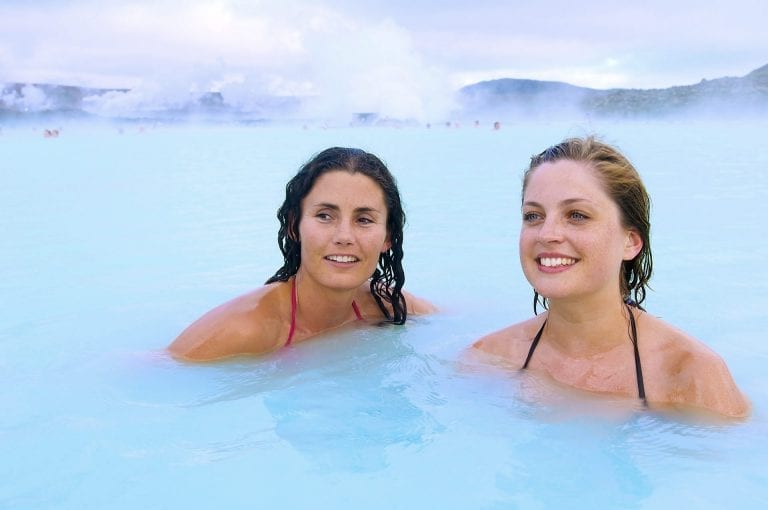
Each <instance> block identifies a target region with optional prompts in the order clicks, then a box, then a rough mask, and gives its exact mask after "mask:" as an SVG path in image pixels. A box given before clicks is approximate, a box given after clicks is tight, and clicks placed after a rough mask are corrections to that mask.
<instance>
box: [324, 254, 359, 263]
mask: <svg viewBox="0 0 768 510" xmlns="http://www.w3.org/2000/svg"><path fill="white" fill-rule="evenodd" d="M325 260H330V261H331V262H342V263H344V264H350V263H352V262H358V261H359V260H360V259H358V258H357V257H355V256H353V255H328V256H327V257H325Z"/></svg>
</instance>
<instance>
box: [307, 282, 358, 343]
mask: <svg viewBox="0 0 768 510" xmlns="http://www.w3.org/2000/svg"><path fill="white" fill-rule="evenodd" d="M293 285H295V286H296V298H297V306H296V327H297V328H299V329H300V330H301V331H304V332H306V333H308V334H316V333H320V332H321V331H325V330H327V329H332V328H336V327H339V326H341V325H343V324H345V323H347V322H350V320H352V319H354V318H355V315H354V310H353V308H352V302H353V301H354V298H355V290H349V291H338V290H332V289H327V288H323V287H320V286H319V285H316V284H314V282H313V281H312V280H311V279H310V278H305V277H304V276H303V275H302V273H301V269H299V272H298V273H297V274H296V275H295V276H294V281H293Z"/></svg>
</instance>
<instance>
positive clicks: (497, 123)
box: [493, 120, 501, 131]
mask: <svg viewBox="0 0 768 510" xmlns="http://www.w3.org/2000/svg"><path fill="white" fill-rule="evenodd" d="M493 129H494V131H498V130H499V129H501V122H499V121H498V120H497V121H496V122H494V123H493Z"/></svg>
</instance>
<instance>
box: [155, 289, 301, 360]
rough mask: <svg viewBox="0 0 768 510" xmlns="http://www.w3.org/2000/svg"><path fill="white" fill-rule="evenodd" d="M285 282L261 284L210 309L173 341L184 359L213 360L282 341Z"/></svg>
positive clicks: (172, 348) (173, 350) (173, 351)
mask: <svg viewBox="0 0 768 510" xmlns="http://www.w3.org/2000/svg"><path fill="white" fill-rule="evenodd" d="M285 293H286V289H285V284H284V283H274V284H269V285H265V286H263V287H259V288H258V289H255V290H253V291H251V292H248V293H246V294H243V295H241V296H238V297H236V298H234V299H231V300H229V301H227V302H225V303H223V304H221V305H219V306H217V307H215V308H213V309H212V310H210V311H208V312H206V313H205V314H203V316H201V317H200V318H199V319H197V320H196V321H195V322H193V323H192V324H191V325H190V326H189V327H187V328H186V329H185V330H184V331H182V333H181V334H180V335H179V336H178V338H176V340H174V341H173V343H171V345H170V346H169V347H168V351H169V352H170V353H171V354H172V355H174V356H176V357H178V358H182V359H188V360H209V359H216V358H222V357H226V356H234V355H238V354H258V353H262V352H266V351H269V350H272V349H274V348H275V347H276V346H277V343H278V340H279V338H278V336H279V332H280V329H281V327H280V326H281V324H282V322H284V321H283V320H281V317H282V316H283V315H285V313H286V310H284V308H286V303H289V301H287V295H285Z"/></svg>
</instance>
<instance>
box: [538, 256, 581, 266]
mask: <svg viewBox="0 0 768 510" xmlns="http://www.w3.org/2000/svg"><path fill="white" fill-rule="evenodd" d="M575 263H576V259H572V258H570V257H542V258H540V259H539V264H541V265H542V266H544V267H562V266H572V265H574V264H575Z"/></svg>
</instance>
